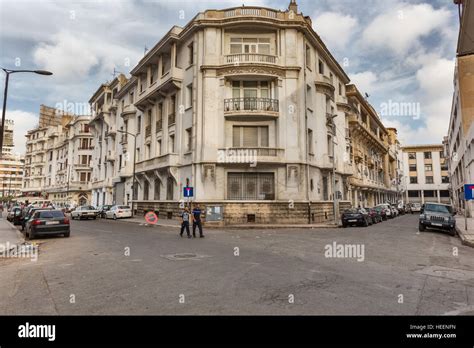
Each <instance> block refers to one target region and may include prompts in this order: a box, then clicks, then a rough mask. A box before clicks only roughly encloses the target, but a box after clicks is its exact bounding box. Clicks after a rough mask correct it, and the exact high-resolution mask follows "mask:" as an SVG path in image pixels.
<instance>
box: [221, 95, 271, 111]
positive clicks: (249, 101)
mask: <svg viewBox="0 0 474 348" xmlns="http://www.w3.org/2000/svg"><path fill="white" fill-rule="evenodd" d="M224 110H225V111H242V110H248V111H271V112H278V111H279V107H278V99H270V98H230V99H224Z"/></svg>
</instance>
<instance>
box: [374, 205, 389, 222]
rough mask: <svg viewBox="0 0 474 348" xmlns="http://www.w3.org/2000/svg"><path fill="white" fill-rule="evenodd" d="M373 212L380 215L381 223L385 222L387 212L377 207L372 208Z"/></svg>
mask: <svg viewBox="0 0 474 348" xmlns="http://www.w3.org/2000/svg"><path fill="white" fill-rule="evenodd" d="M374 210H375V211H377V213H378V214H379V215H380V218H381V219H382V221H385V220H387V210H386V209H385V208H384V207H382V206H380V205H378V206H376V207H374Z"/></svg>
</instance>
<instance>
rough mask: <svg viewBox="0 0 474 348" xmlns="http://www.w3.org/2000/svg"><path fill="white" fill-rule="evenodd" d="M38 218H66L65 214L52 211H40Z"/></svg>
mask: <svg viewBox="0 0 474 348" xmlns="http://www.w3.org/2000/svg"><path fill="white" fill-rule="evenodd" d="M36 217H37V218H40V219H53V218H61V217H64V214H63V213H62V212H61V211H59V210H52V211H39V212H38V213H37V214H36Z"/></svg>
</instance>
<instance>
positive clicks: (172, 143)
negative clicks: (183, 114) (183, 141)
mask: <svg viewBox="0 0 474 348" xmlns="http://www.w3.org/2000/svg"><path fill="white" fill-rule="evenodd" d="M168 152H169V153H174V134H173V135H170V140H169V151H168Z"/></svg>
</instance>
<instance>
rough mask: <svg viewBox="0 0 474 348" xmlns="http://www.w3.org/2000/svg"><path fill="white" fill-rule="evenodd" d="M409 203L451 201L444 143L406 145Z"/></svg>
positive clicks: (406, 199) (405, 166)
mask: <svg viewBox="0 0 474 348" xmlns="http://www.w3.org/2000/svg"><path fill="white" fill-rule="evenodd" d="M402 149H403V166H404V172H405V173H406V182H407V185H406V186H407V190H406V194H405V201H406V202H407V203H425V202H438V203H449V202H450V198H449V173H448V163H447V160H446V158H445V156H444V148H443V145H441V144H439V145H414V146H404V147H402Z"/></svg>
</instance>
